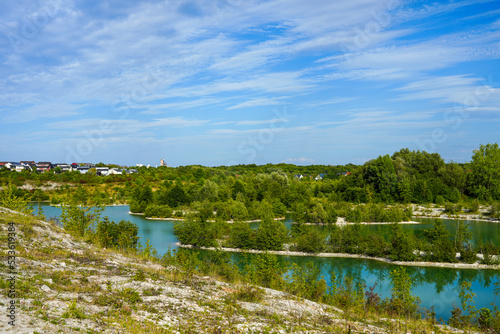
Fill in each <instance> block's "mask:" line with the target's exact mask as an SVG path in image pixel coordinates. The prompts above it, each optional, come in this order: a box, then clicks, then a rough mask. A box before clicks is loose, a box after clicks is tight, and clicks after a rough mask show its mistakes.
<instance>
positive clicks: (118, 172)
mask: <svg viewBox="0 0 500 334" xmlns="http://www.w3.org/2000/svg"><path fill="white" fill-rule="evenodd" d="M121 174H122V170H121V169H119V168H111V169H110V170H109V173H108V175H121Z"/></svg>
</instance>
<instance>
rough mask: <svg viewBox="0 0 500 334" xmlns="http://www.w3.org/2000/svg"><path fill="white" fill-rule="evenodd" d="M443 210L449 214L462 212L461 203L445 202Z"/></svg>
mask: <svg viewBox="0 0 500 334" xmlns="http://www.w3.org/2000/svg"><path fill="white" fill-rule="evenodd" d="M444 212H445V213H449V214H451V215H456V214H457V213H460V212H462V205H461V204H453V203H446V204H445V205H444Z"/></svg>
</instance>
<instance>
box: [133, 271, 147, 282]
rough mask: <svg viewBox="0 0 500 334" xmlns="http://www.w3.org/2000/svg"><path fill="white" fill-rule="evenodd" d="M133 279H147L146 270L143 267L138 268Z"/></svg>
mask: <svg viewBox="0 0 500 334" xmlns="http://www.w3.org/2000/svg"><path fill="white" fill-rule="evenodd" d="M133 279H134V280H136V281H145V280H146V275H145V274H144V270H142V269H137V271H136V272H135V274H134V276H133Z"/></svg>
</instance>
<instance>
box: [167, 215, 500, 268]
mask: <svg viewBox="0 0 500 334" xmlns="http://www.w3.org/2000/svg"><path fill="white" fill-rule="evenodd" d="M174 232H175V235H176V236H177V238H178V239H179V241H180V242H181V243H182V244H186V245H192V246H194V247H227V248H238V249H246V250H248V249H258V250H264V251H266V250H272V251H281V250H291V251H299V252H306V253H312V254H314V253H320V252H327V253H349V254H358V255H366V256H373V257H383V258H388V259H391V260H397V261H416V260H423V261H431V262H449V263H454V262H465V263H475V262H476V261H479V260H480V261H481V262H483V263H485V264H498V263H499V258H498V255H499V253H500V252H499V251H500V250H499V247H498V246H496V245H494V244H492V243H479V244H475V243H473V241H472V233H471V232H470V230H469V226H468V224H466V223H464V222H461V221H459V222H457V225H456V231H455V233H454V234H453V235H450V232H449V231H448V230H447V229H446V228H445V227H444V225H443V223H442V221H441V220H439V219H436V220H435V221H434V223H433V227H432V228H430V229H426V230H423V231H421V233H419V234H418V235H416V234H414V233H413V232H412V230H405V229H403V227H402V225H401V224H399V223H394V224H392V226H391V228H390V230H389V232H388V233H382V231H378V232H370V231H369V230H368V228H367V226H366V225H364V224H360V223H355V224H352V225H345V226H342V227H339V226H337V225H336V224H332V225H327V226H326V227H324V228H323V229H319V228H318V227H317V226H311V225H306V224H304V223H297V224H292V226H291V229H290V231H288V230H287V229H286V227H285V225H284V224H283V223H282V222H281V221H279V220H275V219H272V218H271V216H268V217H267V218H264V219H263V220H262V222H261V223H260V224H259V227H258V228H256V229H252V228H251V227H250V225H249V224H247V223H235V224H228V223H225V222H221V221H219V222H216V223H212V222H207V221H206V220H205V219H203V218H201V217H199V216H198V217H195V216H190V217H189V218H188V219H187V220H185V221H182V222H178V223H176V224H175V225H174ZM456 253H460V256H459V257H458V258H457V256H456ZM478 253H480V254H481V255H482V256H481V257H477V254H478Z"/></svg>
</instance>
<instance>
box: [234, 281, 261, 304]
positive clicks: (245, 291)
mask: <svg viewBox="0 0 500 334" xmlns="http://www.w3.org/2000/svg"><path fill="white" fill-rule="evenodd" d="M264 295H265V293H264V290H262V289H261V288H259V287H256V286H252V285H243V286H240V287H239V288H238V290H236V292H235V293H234V296H235V297H236V299H238V300H241V301H244V302H249V303H258V302H260V301H262V299H263V298H264Z"/></svg>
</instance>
